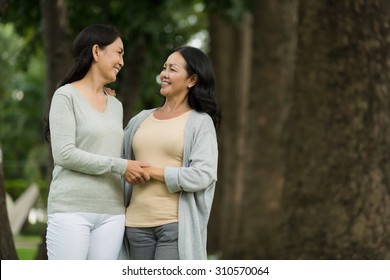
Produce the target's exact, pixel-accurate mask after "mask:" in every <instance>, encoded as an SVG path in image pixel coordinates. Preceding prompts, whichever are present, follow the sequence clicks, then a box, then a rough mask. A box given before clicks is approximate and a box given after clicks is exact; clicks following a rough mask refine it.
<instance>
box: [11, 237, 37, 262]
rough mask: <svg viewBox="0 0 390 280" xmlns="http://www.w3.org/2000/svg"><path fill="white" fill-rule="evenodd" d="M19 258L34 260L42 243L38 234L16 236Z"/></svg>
mask: <svg viewBox="0 0 390 280" xmlns="http://www.w3.org/2000/svg"><path fill="white" fill-rule="evenodd" d="M14 241H15V246H16V252H17V254H18V257H19V260H34V259H35V256H36V254H37V251H38V246H39V244H40V243H41V237H40V236H38V235H36V236H35V235H18V236H15V237H14Z"/></svg>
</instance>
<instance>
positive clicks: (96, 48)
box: [92, 44, 99, 61]
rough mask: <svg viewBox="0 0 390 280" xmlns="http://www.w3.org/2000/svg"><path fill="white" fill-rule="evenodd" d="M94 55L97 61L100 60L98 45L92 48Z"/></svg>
mask: <svg viewBox="0 0 390 280" xmlns="http://www.w3.org/2000/svg"><path fill="white" fill-rule="evenodd" d="M92 55H93V58H94V60H95V61H98V60H99V46H98V45H97V44H95V45H93V46H92Z"/></svg>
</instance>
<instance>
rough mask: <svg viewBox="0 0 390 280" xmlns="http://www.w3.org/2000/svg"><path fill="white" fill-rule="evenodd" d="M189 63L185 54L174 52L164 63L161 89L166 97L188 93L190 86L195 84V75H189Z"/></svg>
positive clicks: (161, 74)
mask: <svg viewBox="0 0 390 280" xmlns="http://www.w3.org/2000/svg"><path fill="white" fill-rule="evenodd" d="M186 66H187V63H186V61H185V60H184V58H183V56H182V55H181V54H180V53H178V52H174V53H172V54H171V55H170V56H169V57H168V59H167V61H166V62H165V63H164V66H163V69H162V71H161V73H160V80H161V90H160V93H161V94H162V95H163V96H165V97H171V96H178V95H187V94H188V87H191V86H193V85H194V84H195V80H194V76H191V77H189V76H188V73H187V70H186Z"/></svg>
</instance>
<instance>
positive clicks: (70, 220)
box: [46, 212, 125, 260]
mask: <svg viewBox="0 0 390 280" xmlns="http://www.w3.org/2000/svg"><path fill="white" fill-rule="evenodd" d="M124 232H125V215H124V214H123V215H107V214H97V213H83V212H77V213H54V214H49V216H48V223H47V234H46V245H47V255H48V258H49V260H115V259H118V255H119V250H120V248H121V245H122V242H123V235H124Z"/></svg>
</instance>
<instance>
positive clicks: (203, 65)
mask: <svg viewBox="0 0 390 280" xmlns="http://www.w3.org/2000/svg"><path fill="white" fill-rule="evenodd" d="M174 52H178V53H180V54H181V55H182V56H183V58H184V60H185V61H186V63H187V65H186V70H187V73H188V76H191V75H193V74H196V75H197V76H198V81H197V83H196V84H195V85H194V86H193V87H191V88H190V89H189V92H188V101H189V105H190V107H191V108H192V109H194V110H196V111H198V112H205V113H207V114H209V115H210V117H211V118H212V120H213V122H214V127H215V129H216V130H218V128H219V126H220V123H221V118H222V114H221V109H220V108H219V106H218V104H217V102H216V98H215V75H214V69H213V66H212V64H211V61H210V59H209V57H208V56H207V55H206V54H205V53H204V52H203V51H201V50H200V49H198V48H195V47H191V46H182V47H178V48H175V49H173V50H172V52H171V53H174Z"/></svg>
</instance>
